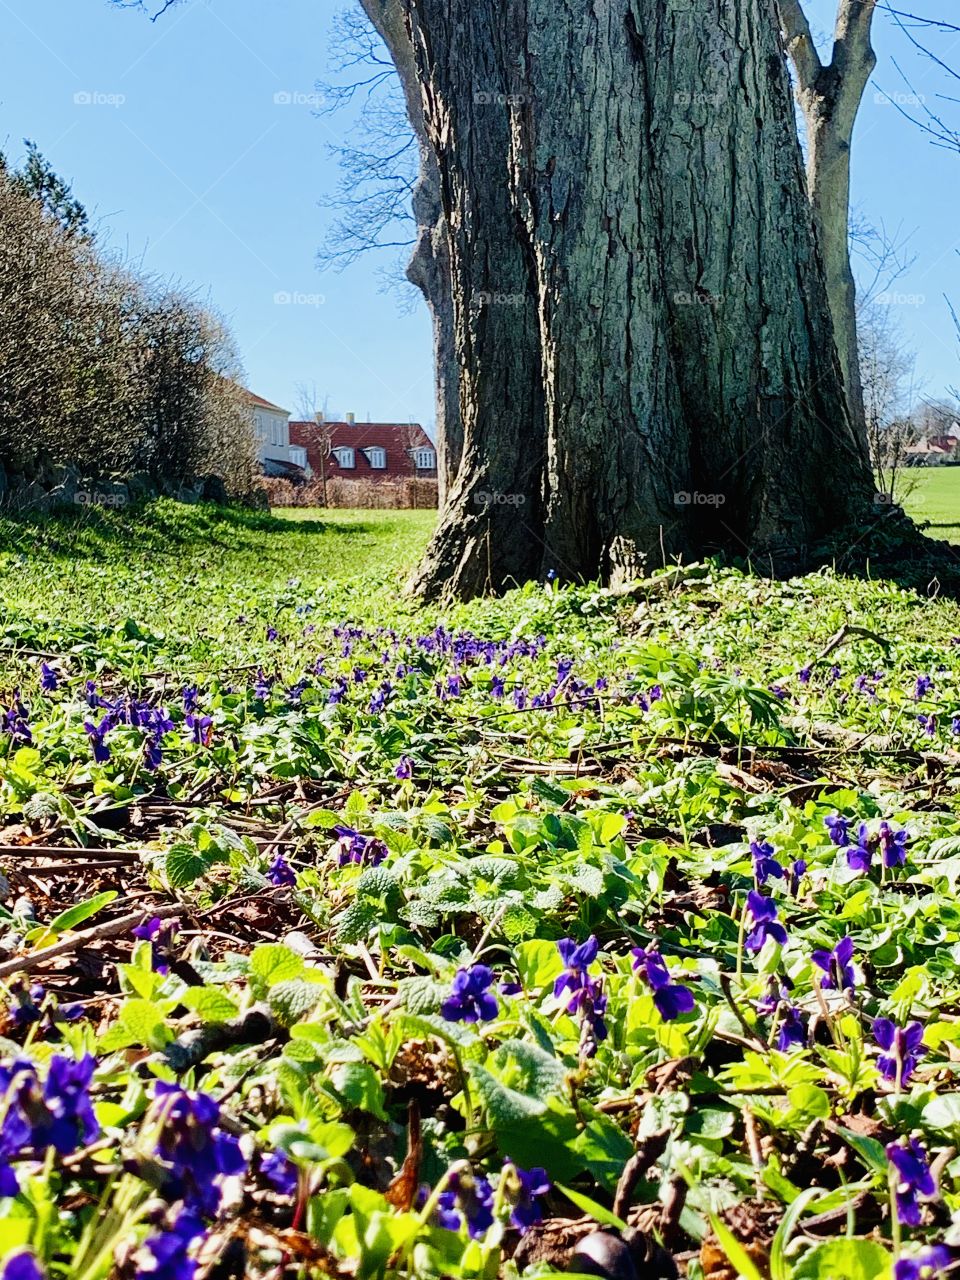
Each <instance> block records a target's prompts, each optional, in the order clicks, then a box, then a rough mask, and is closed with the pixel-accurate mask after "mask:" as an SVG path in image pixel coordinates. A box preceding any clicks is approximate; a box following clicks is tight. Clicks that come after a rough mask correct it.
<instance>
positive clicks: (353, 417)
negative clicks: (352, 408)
mask: <svg viewBox="0 0 960 1280" xmlns="http://www.w3.org/2000/svg"><path fill="white" fill-rule="evenodd" d="M356 420H357V415H356V414H355V413H348V414H347V422H348V423H349V424H350V426H351V427H352V426H353V425H354V423H355V422H356Z"/></svg>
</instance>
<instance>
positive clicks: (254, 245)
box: [0, 0, 960, 425]
mask: <svg viewBox="0 0 960 1280" xmlns="http://www.w3.org/2000/svg"><path fill="white" fill-rule="evenodd" d="M809 3H810V8H811V12H812V17H813V21H814V25H815V27H816V28H817V29H818V30H820V31H822V32H828V31H829V30H830V28H831V27H832V20H833V10H834V5H833V3H832V0H809ZM911 7H912V8H913V10H914V11H916V12H920V13H924V14H929V15H933V14H935V13H937V11H938V10H939V11H940V12H941V13H942V14H945V15H947V16H949V6H947V5H946V0H940V2H939V3H938V0H912V6H911ZM336 8H337V0H320V2H318V0H274V2H273V3H272V4H271V5H270V6H269V7H267V6H265V5H264V4H263V0H188V3H186V4H184V5H182V6H180V7H179V8H177V9H175V10H173V11H171V12H170V13H168V14H167V15H166V16H165V17H164V18H163V19H162V20H161V21H160V22H159V23H157V24H151V23H150V22H148V21H147V20H146V18H144V17H143V16H142V15H141V14H138V13H136V12H119V11H117V10H116V9H114V8H112V7H111V6H110V5H109V4H108V3H107V0H0V47H2V48H3V49H4V51H5V56H4V77H3V82H2V86H0V145H2V146H3V147H4V148H5V149H6V150H7V151H8V153H9V154H11V155H12V156H17V155H19V154H20V152H21V150H22V142H21V140H22V139H23V138H25V137H29V138H32V139H34V140H35V141H36V142H37V143H38V144H39V146H40V148H41V150H42V151H44V153H45V154H47V155H48V156H49V158H50V159H51V160H52V161H53V163H54V164H55V166H56V167H57V168H58V170H60V171H61V172H62V173H64V174H65V175H66V176H67V177H68V178H70V179H71V180H72V181H73V183H74V188H75V191H76V193H77V195H78V196H80V198H81V199H82V200H83V201H84V202H85V203H86V204H87V206H88V207H89V208H90V209H92V210H93V211H94V212H95V214H96V215H97V217H98V218H99V219H100V220H101V222H102V225H103V227H104V231H105V234H106V235H107V237H108V238H109V241H110V243H111V244H112V245H113V246H114V247H115V248H116V249H117V250H118V251H120V252H123V253H124V255H125V256H127V257H128V258H130V259H133V260H135V261H137V262H140V263H142V265H143V267H144V269H145V270H147V271H150V272H152V273H156V274H158V275H161V276H164V277H172V278H174V279H177V280H179V281H181V282H183V283H190V284H192V285H194V286H196V288H197V289H198V290H199V291H200V292H201V293H202V294H204V295H209V297H210V298H211V300H212V301H213V302H214V303H215V304H216V305H217V307H218V308H219V309H220V310H221V311H222V312H223V313H224V314H225V315H226V316H227V318H228V320H229V321H230V323H231V325H232V327H233V329H234V332H235V334H236V336H237V339H238V342H239V345H240V348H241V352H242V355H243V359H244V363H245V365H246V369H247V375H248V382H249V384H250V386H251V387H252V388H253V389H254V390H256V391H257V392H258V393H259V394H261V395H264V396H266V397H268V398H270V399H272V400H275V401H277V402H278V403H280V404H282V405H283V406H284V407H286V408H290V409H296V408H297V392H296V388H297V384H298V383H308V384H311V385H315V386H316V388H317V391H318V393H319V400H320V402H321V403H322V402H323V401H324V400H326V402H327V405H328V408H329V409H330V410H331V411H334V412H337V413H344V412H347V411H353V412H355V413H356V414H357V415H358V416H362V417H366V416H367V415H370V416H371V417H373V418H379V419H396V420H401V421H405V420H407V419H410V418H413V419H417V420H419V421H422V422H423V423H425V424H426V425H430V424H432V421H433V392H432V381H431V380H432V370H431V340H430V325H429V320H428V317H427V315H426V312H425V309H424V308H423V307H422V306H419V307H417V308H416V309H415V310H414V311H413V312H412V313H409V314H401V313H400V312H399V310H398V306H397V303H396V301H395V299H394V298H393V297H392V296H390V295H385V294H383V293H382V292H381V269H382V268H383V267H384V266H387V265H389V263H390V262H391V260H392V258H393V256H394V255H393V253H392V252H391V251H387V252H386V253H385V254H382V255H380V258H379V260H378V261H375V260H367V261H363V262H360V263H357V264H355V265H353V266H351V267H349V268H348V269H347V270H346V271H345V272H344V273H342V274H335V273H333V272H329V271H328V272H324V273H321V272H319V271H318V269H317V267H316V264H315V261H314V259H315V253H316V250H317V247H318V246H319V244H320V242H321V240H322V239H323V235H324V230H325V227H326V226H328V225H329V223H330V221H331V220H332V218H333V216H334V215H333V214H332V213H331V211H329V210H327V209H321V208H320V207H318V202H319V201H320V199H321V197H322V196H323V195H324V193H325V192H329V191H330V190H331V189H332V188H333V186H334V185H335V183H336V181H337V176H338V175H337V164H336V160H335V159H334V158H333V157H331V156H330V154H329V153H328V151H327V146H328V144H330V143H336V142H338V141H342V140H343V136H344V133H345V132H346V130H347V128H348V126H349V123H350V117H349V114H348V115H347V116H346V117H343V116H333V117H330V116H325V117H320V118H318V117H317V115H316V113H315V111H314V109H313V104H312V95H313V94H314V91H315V83H316V81H317V79H318V77H321V76H323V75H324V73H325V71H326V64H327V60H328V46H329V41H330V33H331V21H332V16H333V13H334V11H335V9H336ZM265 15H267V16H265ZM878 25H879V30H878V32H877V41H876V43H877V45H878V49H879V52H880V66H879V68H878V71H877V74H876V76H875V85H874V86H873V87H872V88H871V89H870V90H869V91H868V94H867V101H866V103H865V106H864V110H863V114H862V117H861V120H860V123H859V126H858V136H857V139H856V144H855V148H854V161H855V170H854V199H855V203H856V204H857V206H858V207H859V209H860V210H861V212H862V213H863V215H864V216H865V217H866V218H867V219H869V220H870V221H872V222H874V223H880V222H882V223H883V224H884V225H885V226H886V227H887V228H888V229H889V230H890V231H894V232H899V233H900V234H901V235H902V236H909V238H910V239H909V245H910V252H912V253H913V254H915V255H916V262H915V263H914V265H913V266H912V267H911V268H910V270H909V271H908V272H907V273H906V274H905V275H903V276H902V277H901V278H900V279H899V280H898V281H897V282H896V284H895V285H894V286H893V291H892V292H893V295H894V299H893V301H892V303H891V306H892V307H893V309H894V312H895V315H896V317H897V320H898V322H899V323H900V325H901V327H902V329H903V331H904V334H905V337H906V339H907V340H908V342H909V344H910V345H911V346H912V347H914V348H915V349H916V350H917V352H918V369H919V372H920V375H921V378H922V381H923V382H924V384H925V388H926V390H927V392H928V393H929V394H931V395H938V394H941V393H942V392H943V390H944V387H945V386H947V385H949V384H951V383H960V352H958V348H957V343H956V341H955V338H954V334H953V330H952V325H951V321H950V317H949V313H948V311H947V307H946V304H945V302H944V300H943V294H944V293H947V294H949V295H951V296H952V298H953V299H954V300H955V301H956V303H957V304H958V306H960V257H958V256H957V253H956V249H957V246H958V244H960V217H958V215H957V201H956V194H955V193H956V192H957V190H958V178H960V156H958V155H956V154H953V153H951V152H948V151H944V150H939V149H937V148H935V147H933V146H931V145H930V144H929V143H928V142H926V141H925V140H924V138H923V137H922V135H921V134H920V133H919V132H918V131H917V130H916V129H915V128H913V127H912V126H911V125H910V124H909V122H908V121H907V120H905V119H904V118H903V117H902V116H901V115H899V114H898V112H897V111H896V110H895V108H893V107H892V106H890V105H887V104H885V103H884V102H883V101H882V97H881V96H880V94H879V93H878V90H879V89H886V90H887V91H888V92H891V93H904V92H906V91H907V90H906V86H905V85H904V84H903V83H902V81H901V80H900V79H899V78H898V76H897V73H896V71H895V70H894V69H893V67H892V65H891V63H890V58H891V56H894V57H896V58H897V59H898V60H899V61H900V62H901V65H903V67H904V68H905V69H906V70H907V71H908V74H909V75H910V76H911V78H912V79H913V80H914V82H915V86H916V87H917V88H918V89H919V90H920V91H921V92H925V93H928V94H929V95H930V100H931V103H932V104H934V103H935V99H934V96H933V95H934V94H936V93H937V92H940V93H947V94H950V93H955V94H956V96H960V93H956V91H957V90H960V83H957V82H953V83H952V84H951V82H950V81H949V80H948V79H947V78H946V77H945V76H944V75H943V74H942V73H936V72H935V71H934V69H933V68H932V67H931V66H930V65H929V64H924V63H923V62H922V60H921V59H920V58H919V56H918V55H917V54H916V53H915V52H912V51H911V50H910V48H909V46H908V44H907V42H906V41H905V39H904V37H903V35H902V34H901V33H898V32H897V31H896V30H895V29H894V28H893V27H892V25H891V22H890V20H889V19H888V18H886V17H885V16H884V15H883V14H881V15H880V18H879V20H878ZM930 39H931V42H932V43H933V44H934V46H935V48H936V50H937V52H938V54H939V55H941V56H944V57H946V58H948V59H949V57H950V56H951V53H952V55H953V60H954V62H955V64H956V65H957V66H958V67H960V36H958V35H940V36H936V35H934V36H932V37H930ZM277 95H281V99H280V100H279V101H278V100H277ZM286 98H289V99H291V100H290V101H286V100H285V99H286ZM937 105H942V108H943V111H944V113H945V115H946V116H947V118H949V119H952V120H954V121H955V123H956V124H957V126H958V128H960V104H950V103H943V104H937ZM278 297H279V299H280V300H279V301H278V300H277V299H278ZM284 299H289V300H284Z"/></svg>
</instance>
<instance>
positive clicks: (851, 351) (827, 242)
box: [778, 0, 876, 438]
mask: <svg viewBox="0 0 960 1280" xmlns="http://www.w3.org/2000/svg"><path fill="white" fill-rule="evenodd" d="M778 2H779V9H780V20H781V22H782V25H783V30H784V35H785V37H786V42H787V49H788V51H789V54H790V58H791V61H792V62H793V66H794V71H795V73H796V78H797V101H798V102H799V104H800V108H801V110H802V112H803V118H804V124H805V126H806V133H807V187H808V191H809V195H810V203H811V206H812V208H813V217H814V226H815V228H816V232H817V236H818V239H819V242H820V251H821V254H822V255H823V266H824V275H825V279H826V286H827V298H828V300H829V303H830V311H831V314H832V316H833V327H834V332H835V334H836V342H837V352H838V354H839V356H840V367H841V369H842V370H843V380H844V384H845V386H846V392H847V404H848V409H849V413H850V418H851V421H852V422H853V424H854V427H855V428H856V429H857V430H858V431H860V432H862V433H863V436H864V438H866V414H865V412H864V403H863V382H862V376H861V371H860V349H859V342H858V338H857V288H856V283H855V281H854V278H853V270H852V268H851V265H850V152H851V145H852V142H853V127H854V124H855V123H856V119H857V113H858V111H859V109H860V103H861V101H862V99H863V94H864V91H865V90H866V87H867V83H868V81H869V79H870V76H871V74H872V73H873V68H874V67H875V66H876V55H875V54H874V51H873V47H872V44H871V40H870V32H871V25H872V23H873V17H874V13H875V11H876V0H839V3H838V8H837V26H836V38H835V41H834V46H833V57H832V58H831V60H830V62H829V64H827V65H826V66H825V65H824V64H823V63H822V62H821V61H820V57H819V55H818V53H817V50H816V46H815V45H814V42H813V38H812V36H811V33H810V26H809V23H808V22H807V18H806V15H805V13H804V10H803V7H802V5H801V3H800V0H778Z"/></svg>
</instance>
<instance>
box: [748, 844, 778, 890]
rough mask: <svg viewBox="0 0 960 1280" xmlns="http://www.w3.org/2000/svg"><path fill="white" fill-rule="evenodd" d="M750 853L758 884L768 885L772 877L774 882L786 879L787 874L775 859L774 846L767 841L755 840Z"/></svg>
mask: <svg viewBox="0 0 960 1280" xmlns="http://www.w3.org/2000/svg"><path fill="white" fill-rule="evenodd" d="M750 853H751V855H752V856H753V874H754V876H755V877H756V881H757V884H766V883H767V881H768V880H769V879H770V878H771V877H772V878H773V879H774V880H782V879H783V878H784V876H785V875H786V872H785V871H784V869H783V867H782V866H781V865H780V863H779V862H778V861H777V859H776V858H775V857H774V849H773V845H772V844H769V843H768V842H767V841H766V840H753V841H751V844H750Z"/></svg>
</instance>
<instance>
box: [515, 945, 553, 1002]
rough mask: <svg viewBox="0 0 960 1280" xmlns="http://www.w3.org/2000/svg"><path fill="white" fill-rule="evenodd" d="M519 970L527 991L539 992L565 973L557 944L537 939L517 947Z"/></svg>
mask: <svg viewBox="0 0 960 1280" xmlns="http://www.w3.org/2000/svg"><path fill="white" fill-rule="evenodd" d="M517 969H518V970H519V971H520V981H521V982H522V983H523V985H524V986H525V987H526V988H527V990H528V991H529V990H533V991H539V990H541V989H542V988H544V987H546V986H548V985H549V984H550V983H552V982H553V980H554V978H557V977H559V976H560V974H561V973H562V972H563V961H562V960H561V959H560V952H559V951H558V950H557V944H556V943H555V942H544V941H543V940H542V939H537V940H536V941H533V942H522V943H521V944H520V946H519V947H517Z"/></svg>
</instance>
